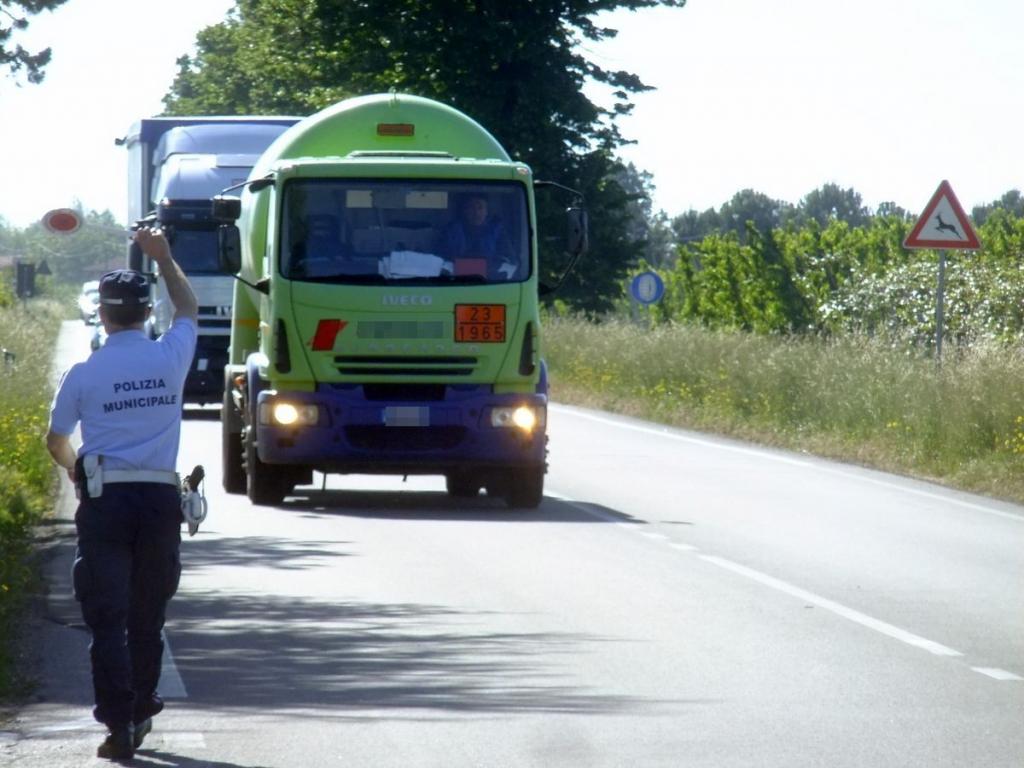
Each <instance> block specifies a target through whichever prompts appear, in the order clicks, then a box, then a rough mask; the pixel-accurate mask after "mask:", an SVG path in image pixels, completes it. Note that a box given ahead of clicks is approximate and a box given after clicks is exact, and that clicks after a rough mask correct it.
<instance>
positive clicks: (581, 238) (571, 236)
mask: <svg viewBox="0 0 1024 768" xmlns="http://www.w3.org/2000/svg"><path fill="white" fill-rule="evenodd" d="M565 217H566V225H567V227H568V229H567V234H566V248H565V249H566V251H568V253H569V255H570V256H572V257H574V258H577V257H579V256H582V255H583V254H584V253H586V252H587V248H589V247H590V235H589V231H588V230H589V221H588V217H587V212H586V211H585V210H584V209H583V208H568V209H567V210H566V212H565Z"/></svg>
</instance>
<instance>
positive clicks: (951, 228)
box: [935, 213, 963, 238]
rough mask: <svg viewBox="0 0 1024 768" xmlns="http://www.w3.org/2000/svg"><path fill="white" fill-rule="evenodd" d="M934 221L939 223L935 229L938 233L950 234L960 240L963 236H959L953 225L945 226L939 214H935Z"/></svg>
mask: <svg viewBox="0 0 1024 768" xmlns="http://www.w3.org/2000/svg"><path fill="white" fill-rule="evenodd" d="M935 220H936V221H937V222H939V223H938V226H937V227H936V229H938V230H939V232H952V233H953V234H954V235H956V236H957V237H960V238H962V237H963V235H961V234H960V232H958V231H957V228H956V225H955V224H947V223H946V222H944V221H943V220H942V214H941V213H937V214H935Z"/></svg>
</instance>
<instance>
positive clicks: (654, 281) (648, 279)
mask: <svg viewBox="0 0 1024 768" xmlns="http://www.w3.org/2000/svg"><path fill="white" fill-rule="evenodd" d="M629 292H630V294H631V295H632V296H633V298H634V299H636V300H637V301H639V302H640V303H641V304H654V303H656V302H658V301H660V300H661V297H662V296H664V295H665V282H664V281H663V280H662V279H661V278H660V277H659V276H658V274H657V273H656V272H641V273H640V274H639V275H637V276H636V277H634V278H633V282H632V283H630V284H629Z"/></svg>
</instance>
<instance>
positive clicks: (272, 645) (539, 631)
mask: <svg viewBox="0 0 1024 768" xmlns="http://www.w3.org/2000/svg"><path fill="white" fill-rule="evenodd" d="M66 331H67V333H68V336H67V337H66V341H67V344H68V346H67V347H66V348H65V349H66V350H69V351H70V353H72V354H74V353H75V351H76V350H78V349H79V344H82V345H84V350H85V351H86V352H87V349H88V346H87V337H86V336H84V335H83V334H82V329H81V325H80V324H77V325H72V324H69V325H68V326H67V327H66ZM78 336H81V338H82V339H83V340H82V341H81V342H80V341H79V340H78ZM62 354H68V352H64V353H62ZM65 359H66V358H65ZM217 415H218V412H217V411H216V409H206V410H204V411H201V412H193V411H190V412H189V413H188V419H187V421H186V423H185V426H184V430H183V445H182V450H181V466H180V468H181V469H183V470H188V469H191V467H192V465H193V464H195V463H202V464H204V465H205V466H206V468H207V472H208V482H207V487H206V492H207V496H208V498H209V500H210V506H211V512H210V518H209V520H208V522H207V524H205V525H204V527H203V530H202V531H201V532H200V534H199V535H197V536H196V537H194V538H192V539H187V540H186V541H185V542H184V543H183V554H184V560H185V568H186V573H185V576H184V578H183V582H182V587H181V590H180V592H179V594H178V596H177V597H176V598H175V600H174V601H173V602H172V605H171V609H170V616H169V621H168V626H167V636H168V641H169V647H170V649H171V654H170V657H169V659H168V663H167V664H165V672H164V682H163V684H162V689H163V692H164V693H165V694H166V695H168V697H169V698H168V708H167V711H166V712H165V713H164V714H163V715H161V716H160V717H159V718H158V719H157V721H156V728H155V730H154V732H153V733H152V735H151V736H150V737H149V738H148V739H147V742H146V744H145V746H144V748H143V750H142V751H141V752H140V753H139V754H138V756H137V757H136V759H135V763H134V764H136V765H152V766H178V767H180V768H197V767H199V766H213V767H215V768H242V767H245V768H256V767H260V766H262V767H266V768H270V767H271V766H273V767H277V766H365V767H367V768H369V767H377V766H403V767H404V766H501V767H503V768H504V767H506V766H508V767H511V766H588V767H589V766H609V767H611V766H616V767H618V766H627V765H636V766H671V767H673V768H674V767H675V766H716V767H717V766H787V767H792V766H857V767H858V768H864V767H865V766H879V767H885V768H889V767H890V766H928V767H929V768H932V767H935V766H971V767H972V768H973V767H975V766H985V767H986V768H991V767H1001V766H1005V767H1006V768H1020V766H1024V727H1022V723H1024V509H1022V508H1020V507H1017V506H1013V505H1009V504H1004V503H1000V502H995V501H992V500H988V499H984V498H980V497H975V496H970V495H966V494H959V493H953V492H949V491H946V490H943V489H941V488H938V487H936V486H932V485H928V484H923V483H917V482H912V481H907V480H904V479H900V478H896V477H892V476H889V475H884V474H881V473H876V472H870V471H866V470H862V469H857V468H853V467H850V466H846V465H840V464H834V463H829V462H824V461H820V460H818V459H815V458H812V457H809V456H802V455H799V454H793V453H782V452H775V451H766V450H761V449H758V448H755V447H752V446H749V445H744V444H740V443H734V442H729V441H724V440H718V439H714V438H708V437H705V436H701V435H696V434H692V433H686V432H681V431H678V430H667V429H662V428H660V427H658V426H655V425H651V424H647V423H643V422H638V421H631V420H627V419H621V418H618V417H613V416H608V415H606V414H601V413H597V412H593V411H586V410H580V409H575V408H568V407H562V406H555V407H554V408H553V409H552V412H551V415H550V432H551V471H550V473H549V475H548V480H547V490H548V493H547V496H546V498H545V500H544V502H543V504H542V505H541V507H540V508H539V509H537V510H535V511H529V512H523V511H516V512H510V511H508V510H506V509H505V508H504V505H503V504H502V503H501V502H499V501H495V500H491V499H488V498H487V497H486V496H481V497H480V498H479V499H477V500H473V501H465V500H452V499H449V498H448V497H447V496H446V495H445V493H444V492H443V483H442V481H441V480H440V479H435V478H410V479H409V481H408V482H405V483H403V482H402V480H401V478H369V477H340V476H331V477H328V478H327V483H326V489H323V488H322V486H321V482H322V477H321V476H320V475H316V476H315V480H316V485H315V486H311V487H307V488H301V489H298V491H297V493H296V495H294V496H291V497H289V498H288V499H286V501H285V503H284V504H282V505H281V506H280V507H277V508H272V507H253V506H252V505H250V504H249V502H248V501H247V500H246V499H245V498H244V497H238V496H226V495H225V494H223V492H222V491H221V485H220V468H219V450H220V449H219V445H220V438H219V429H220V424H219V422H218V421H217V420H216V419H217ZM68 503H69V502H68V500H65V506H64V508H63V515H64V516H65V517H66V516H67V514H68ZM54 529H55V531H56V535H55V537H54V544H53V546H52V552H51V557H50V571H51V573H52V577H51V578H52V580H53V589H52V591H51V599H50V601H49V606H48V609H47V613H46V615H45V616H44V617H43V619H44V620H42V621H40V622H39V641H38V648H39V649H40V656H41V657H42V658H43V660H44V661H45V666H44V679H43V685H42V688H41V691H40V695H39V697H38V700H37V701H35V702H33V703H32V704H31V705H30V706H29V707H27V708H26V709H25V710H24V711H23V712H22V713H21V714H20V716H19V718H18V719H17V720H16V721H15V722H13V723H11V724H8V725H5V726H0V730H3V731H4V732H2V733H0V764H11V765H16V766H25V767H26V768H42V766H46V768H50V767H51V766H64V765H68V766H72V765H74V766H80V765H90V764H93V763H96V764H98V763H100V762H101V761H98V760H95V758H93V757H92V755H93V754H94V750H95V746H96V744H97V743H98V742H99V740H100V739H101V736H102V734H101V728H100V727H99V726H98V725H96V724H95V723H93V722H92V721H91V719H90V718H89V699H90V690H89V682H88V677H87V673H86V672H87V652H86V645H87V642H88V637H87V635H86V634H85V633H84V632H83V631H82V630H81V627H80V626H76V625H77V624H78V623H79V622H80V619H78V617H77V614H76V611H75V605H74V603H73V601H70V600H68V599H67V594H66V589H64V587H65V586H66V581H67V577H66V565H67V562H66V561H67V558H68V557H69V553H68V542H69V541H70V535H71V533H72V530H71V528H70V526H69V525H68V524H67V523H66V521H65V522H64V523H63V524H62V523H60V522H57V523H55V524H54ZM62 580H63V583H62ZM4 761H7V762H4Z"/></svg>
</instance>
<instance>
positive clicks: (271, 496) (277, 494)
mask: <svg viewBox="0 0 1024 768" xmlns="http://www.w3.org/2000/svg"><path fill="white" fill-rule="evenodd" d="M253 431H254V430H253V429H252V428H251V427H250V428H249V429H247V430H246V433H245V493H246V495H247V496H248V497H249V501H251V502H252V503H253V504H266V505H269V506H274V505H277V504H280V503H281V502H282V501H284V497H285V496H286V495H288V493H290V492H291V490H292V485H291V483H289V482H287V481H286V480H285V479H284V478H285V476H284V475H283V474H282V473H281V471H280V470H279V469H278V468H277V467H274V466H271V465H269V464H264V463H263V462H262V461H260V457H259V456H257V455H256V440H255V438H253Z"/></svg>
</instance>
